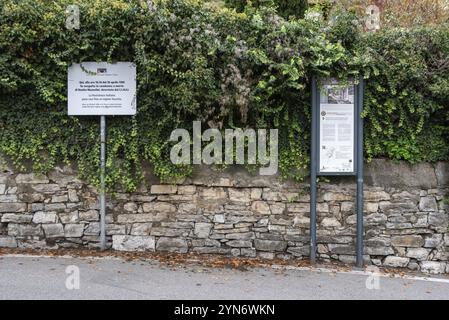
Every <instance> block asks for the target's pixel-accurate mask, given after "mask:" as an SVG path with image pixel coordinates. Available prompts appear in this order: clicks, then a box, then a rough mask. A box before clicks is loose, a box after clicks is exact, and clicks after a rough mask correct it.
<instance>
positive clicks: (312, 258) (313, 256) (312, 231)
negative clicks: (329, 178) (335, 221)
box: [310, 77, 318, 263]
mask: <svg viewBox="0 0 449 320" xmlns="http://www.w3.org/2000/svg"><path fill="white" fill-rule="evenodd" d="M317 93H318V91H317V83H316V79H315V77H314V78H313V79H312V141H311V142H312V144H311V149H312V150H311V152H312V153H311V156H310V158H311V159H310V262H311V263H315V262H316V172H317V170H316V164H317V161H316V155H317V150H316V149H317V142H316V138H317V126H318V123H317V122H318V121H317V118H316V117H315V116H314V114H315V112H314V110H315V109H316V105H317V100H318V99H317V97H318V94H317Z"/></svg>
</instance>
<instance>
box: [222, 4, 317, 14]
mask: <svg viewBox="0 0 449 320" xmlns="http://www.w3.org/2000/svg"><path fill="white" fill-rule="evenodd" d="M225 3H226V5H227V6H229V7H231V8H235V9H236V10H237V11H238V12H243V11H244V10H245V7H246V6H247V5H248V4H249V3H250V4H251V6H253V7H256V8H257V7H263V6H264V7H267V6H268V7H269V6H271V7H276V8H277V12H278V14H279V15H281V16H283V17H284V18H288V17H290V16H294V17H298V18H302V17H304V13H305V12H306V10H307V8H308V1H307V0H253V1H247V0H225Z"/></svg>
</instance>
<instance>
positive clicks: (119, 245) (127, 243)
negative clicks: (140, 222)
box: [112, 235, 156, 251]
mask: <svg viewBox="0 0 449 320" xmlns="http://www.w3.org/2000/svg"><path fill="white" fill-rule="evenodd" d="M155 246H156V242H155V238H154V237H152V236H129V235H113V236H112V248H113V249H114V250H118V251H147V250H149V251H154V250H155Z"/></svg>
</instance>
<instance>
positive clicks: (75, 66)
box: [67, 61, 137, 116]
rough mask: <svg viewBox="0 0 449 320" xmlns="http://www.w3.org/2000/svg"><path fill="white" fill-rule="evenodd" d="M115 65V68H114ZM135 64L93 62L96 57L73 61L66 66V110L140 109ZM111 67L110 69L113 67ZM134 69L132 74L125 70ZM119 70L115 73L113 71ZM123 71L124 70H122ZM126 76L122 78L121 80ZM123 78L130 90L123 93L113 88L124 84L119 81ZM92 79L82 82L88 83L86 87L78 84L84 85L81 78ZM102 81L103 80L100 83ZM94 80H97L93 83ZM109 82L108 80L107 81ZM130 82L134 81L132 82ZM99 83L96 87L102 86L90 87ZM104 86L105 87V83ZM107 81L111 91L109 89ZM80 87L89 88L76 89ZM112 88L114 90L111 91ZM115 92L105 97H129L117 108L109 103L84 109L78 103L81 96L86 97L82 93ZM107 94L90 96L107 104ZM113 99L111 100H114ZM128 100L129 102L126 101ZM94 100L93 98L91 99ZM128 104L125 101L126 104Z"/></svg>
mask: <svg viewBox="0 0 449 320" xmlns="http://www.w3.org/2000/svg"><path fill="white" fill-rule="evenodd" d="M111 69H112V70H111ZM136 69H137V68H136V64H135V63H133V62H122V61H120V62H115V63H109V62H94V61H84V62H80V63H72V64H71V65H69V67H68V69H67V114H68V115H69V116H134V115H136V113H137V70H136ZM110 70H111V71H110ZM125 71H126V72H128V73H129V72H131V74H128V73H125ZM114 72H116V73H114ZM119 72H121V73H119ZM121 79H123V80H121ZM120 80H121V81H123V82H124V89H128V90H129V91H130V92H129V93H128V94H124V93H123V94H120V92H114V91H118V90H117V88H116V90H113V88H114V87H113V86H114V85H117V86H118V85H121V83H116V82H118V81H120ZM81 81H83V82H85V81H89V82H88V83H83V85H86V86H87V87H86V89H81V88H78V86H81V84H80V83H79V82H81ZM99 81H102V82H104V83H98V82H99ZM94 82H95V84H94ZM106 82H108V83H106ZM130 82H131V83H130ZM94 85H96V86H97V87H98V88H95V90H101V91H98V93H96V91H94V90H89V86H94ZM102 85H103V87H104V89H105V90H103V89H102V87H101V86H102ZM107 85H108V88H110V89H109V91H106V87H105V86H107ZM77 89H80V90H83V91H86V93H82V92H77ZM108 92H111V93H108ZM112 92H114V96H111V97H105V98H108V100H109V101H111V99H113V98H120V100H122V99H124V98H125V99H126V101H124V102H121V103H122V104H124V105H123V106H121V107H118V108H112V107H111V108H109V107H103V108H102V107H94V106H92V107H91V108H86V110H83V109H82V107H81V106H79V101H78V100H79V99H81V101H82V100H83V97H84V96H86V98H87V97H88V98H91V97H90V95H94V94H98V95H99V94H103V95H106V94H109V95H112ZM105 98H103V99H102V98H97V97H92V98H91V99H95V100H98V102H97V103H103V104H104V105H107V100H105ZM111 102H112V101H111ZM127 102H129V103H127ZM91 103H93V102H91ZM125 104H126V105H125Z"/></svg>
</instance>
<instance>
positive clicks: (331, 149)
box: [310, 77, 363, 267]
mask: <svg viewBox="0 0 449 320" xmlns="http://www.w3.org/2000/svg"><path fill="white" fill-rule="evenodd" d="M362 111H363V77H360V79H359V84H357V85H356V84H350V85H346V86H341V85H340V84H339V83H338V82H337V81H335V80H330V81H325V82H323V83H322V84H321V85H320V86H318V81H317V79H316V78H315V77H314V78H313V79H312V136H311V157H310V158H311V164H310V261H311V262H312V263H315V262H316V250H317V235H316V233H317V230H316V227H317V226H316V222H317V213H316V201H317V184H316V179H317V176H355V177H356V178H357V200H356V208H357V234H356V264H357V267H362V266H363V121H362V118H361V113H362Z"/></svg>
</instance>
